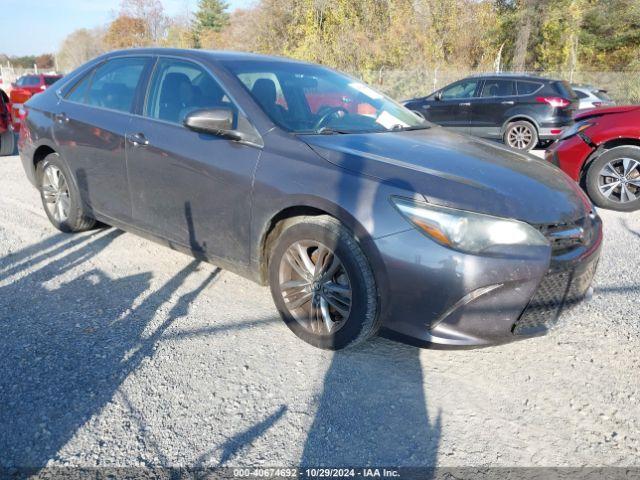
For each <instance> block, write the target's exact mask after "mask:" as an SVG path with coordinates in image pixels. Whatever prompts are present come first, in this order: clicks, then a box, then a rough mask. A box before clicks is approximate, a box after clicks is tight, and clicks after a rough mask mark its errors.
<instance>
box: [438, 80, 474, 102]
mask: <svg viewBox="0 0 640 480" xmlns="http://www.w3.org/2000/svg"><path fill="white" fill-rule="evenodd" d="M477 86H478V81H477V80H463V81H461V82H458V83H455V84H453V85H451V86H449V87H445V88H444V89H443V90H442V96H441V98H442V100H453V99H459V98H473V97H474V96H475V93H476V87H477Z"/></svg>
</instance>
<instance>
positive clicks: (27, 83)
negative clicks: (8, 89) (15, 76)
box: [17, 75, 40, 87]
mask: <svg viewBox="0 0 640 480" xmlns="http://www.w3.org/2000/svg"><path fill="white" fill-rule="evenodd" d="M17 85H18V86H19V87H33V86H34V85H40V77H38V76H36V75H25V76H24V77H21V78H20V79H19V80H18V82H17Z"/></svg>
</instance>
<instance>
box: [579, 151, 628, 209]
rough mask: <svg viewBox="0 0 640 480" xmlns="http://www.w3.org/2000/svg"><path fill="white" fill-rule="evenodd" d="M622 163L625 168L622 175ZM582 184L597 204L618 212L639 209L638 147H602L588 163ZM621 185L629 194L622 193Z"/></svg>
mask: <svg viewBox="0 0 640 480" xmlns="http://www.w3.org/2000/svg"><path fill="white" fill-rule="evenodd" d="M625 164H626V165H627V166H628V169H629V171H628V172H626V173H627V174H626V175H625V171H624V170H625ZM585 185H586V188H587V193H588V194H589V198H591V201H592V202H593V203H595V204H596V205H597V206H598V207H601V208H606V209H609V210H617V211H619V212H632V211H634V210H638V209H640V147H636V146H632V145H628V146H620V147H615V148H612V149H610V150H606V151H605V152H604V153H602V154H601V155H600V156H599V157H597V158H596V159H595V160H593V161H592V162H591V163H590V164H589V167H588V169H587V176H586V182H585ZM616 185H617V186H616ZM623 188H626V190H627V192H629V194H626V193H623ZM631 196H634V197H635V199H633V198H631Z"/></svg>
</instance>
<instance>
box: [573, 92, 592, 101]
mask: <svg viewBox="0 0 640 480" xmlns="http://www.w3.org/2000/svg"><path fill="white" fill-rule="evenodd" d="M574 92H576V95H577V96H578V98H579V99H580V100H582V99H583V98H587V97H588V96H589V95H587V94H586V93H584V92H583V91H582V90H574Z"/></svg>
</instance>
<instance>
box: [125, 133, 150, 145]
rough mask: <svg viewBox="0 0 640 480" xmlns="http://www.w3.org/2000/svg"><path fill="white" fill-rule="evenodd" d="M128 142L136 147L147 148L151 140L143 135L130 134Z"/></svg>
mask: <svg viewBox="0 0 640 480" xmlns="http://www.w3.org/2000/svg"><path fill="white" fill-rule="evenodd" d="M127 141H128V142H129V143H131V144H132V145H133V146H134V147H146V146H147V145H149V140H147V137H145V136H144V134H143V133H130V134H128V135H127Z"/></svg>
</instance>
